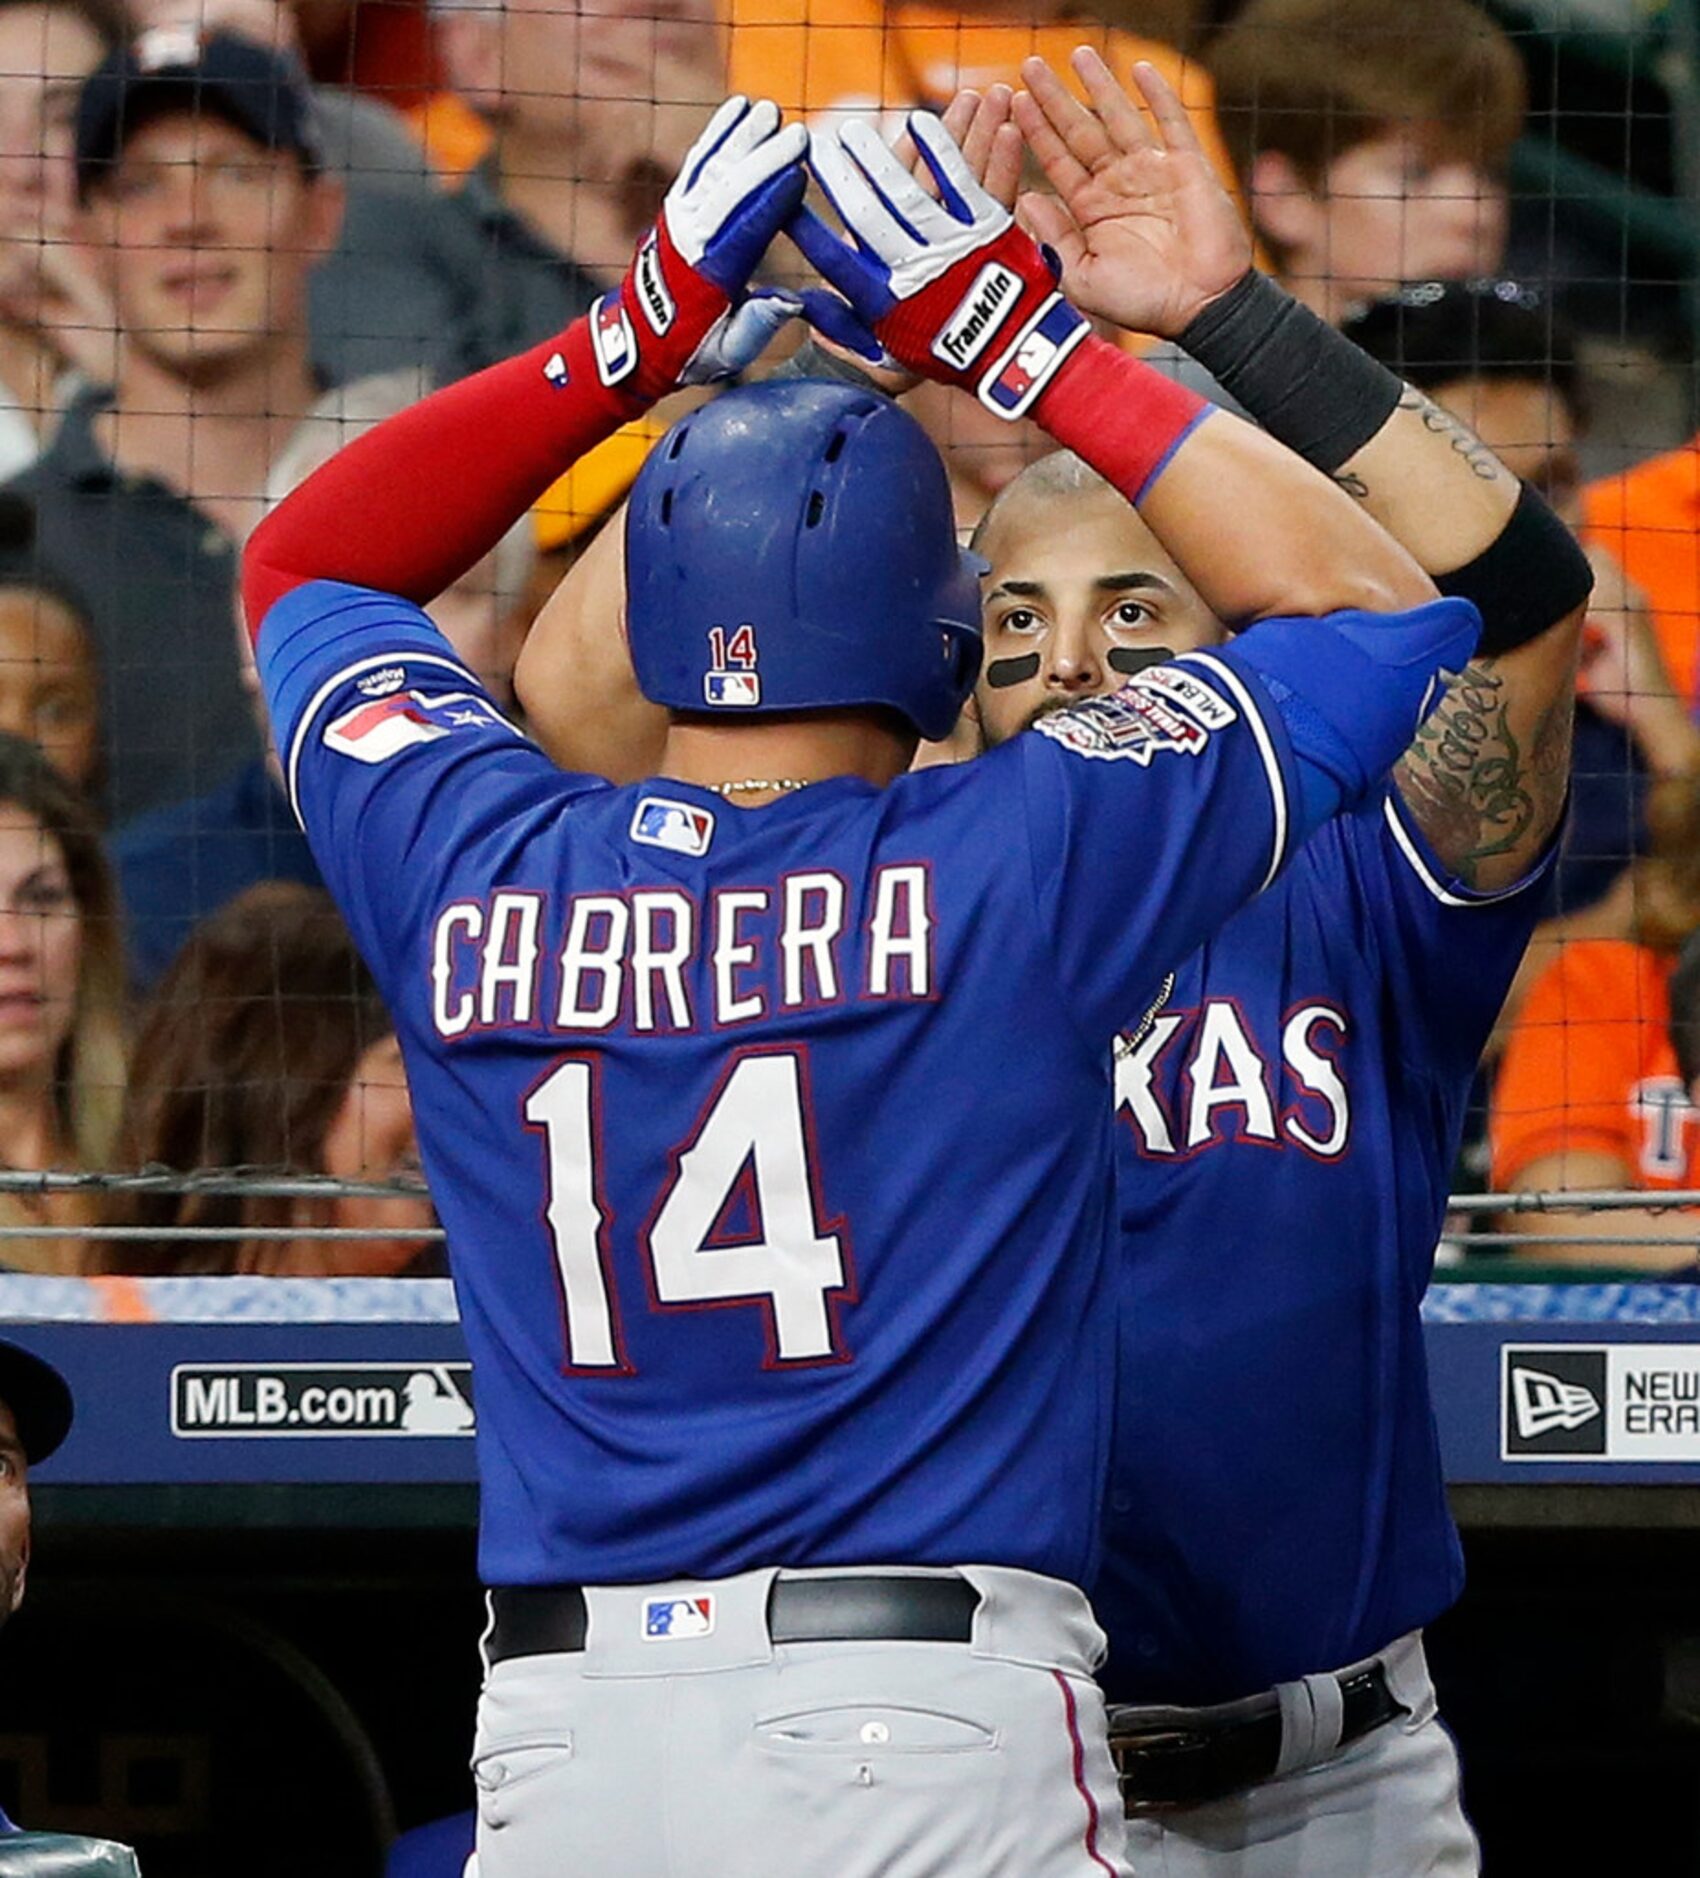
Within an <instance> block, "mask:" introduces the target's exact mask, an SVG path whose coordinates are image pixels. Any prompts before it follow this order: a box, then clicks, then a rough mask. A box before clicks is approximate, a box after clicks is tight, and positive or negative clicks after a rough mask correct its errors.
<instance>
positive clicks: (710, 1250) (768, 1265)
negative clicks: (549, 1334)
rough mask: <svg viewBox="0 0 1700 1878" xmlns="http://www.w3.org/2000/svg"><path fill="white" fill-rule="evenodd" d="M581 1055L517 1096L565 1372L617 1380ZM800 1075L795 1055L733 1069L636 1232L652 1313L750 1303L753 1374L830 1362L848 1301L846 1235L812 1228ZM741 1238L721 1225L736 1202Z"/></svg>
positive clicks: (592, 1098) (839, 1226) (621, 1348)
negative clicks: (760, 1365)
mask: <svg viewBox="0 0 1700 1878" xmlns="http://www.w3.org/2000/svg"><path fill="white" fill-rule="evenodd" d="M600 1074H601V1068H600V1065H599V1063H598V1062H597V1061H596V1059H594V1058H591V1057H569V1058H567V1059H566V1060H565V1061H564V1062H562V1063H559V1064H557V1065H556V1067H555V1068H554V1069H553V1070H552V1071H551V1072H550V1073H549V1075H548V1076H546V1077H545V1078H544V1079H543V1081H542V1082H540V1083H538V1084H537V1086H536V1087H535V1088H534V1089H533V1090H532V1091H531V1093H530V1094H529V1095H528V1096H527V1097H526V1099H525V1119H526V1123H527V1125H528V1126H529V1127H531V1128H532V1129H534V1130H536V1131H537V1132H538V1133H539V1134H540V1135H541V1136H542V1138H543V1146H544V1153H545V1155H546V1157H547V1161H548V1193H549V1200H548V1206H547V1209H546V1215H545V1217H546V1219H547V1221H548V1227H549V1235H550V1238H551V1239H552V1241H553V1243H554V1252H555V1263H556V1267H557V1269H558V1270H559V1273H560V1279H561V1291H562V1296H563V1298H564V1301H565V1307H566V1319H567V1367H568V1368H569V1369H571V1370H575V1371H584V1372H589V1373H592V1374H595V1373H602V1374H616V1375H617V1374H629V1373H630V1371H631V1364H630V1363H629V1362H628V1361H627V1358H626V1353H625V1344H624V1339H623V1337H622V1334H621V1325H620V1319H619V1315H618V1311H617V1308H616V1302H615V1297H614V1286H613V1282H612V1278H611V1275H610V1271H609V1263H608V1246H607V1219H608V1210H607V1208H606V1206H605V1205H604V1204H603V1202H602V1199H601V1191H602V1188H601V1180H600V1174H601V1168H600V1166H599V1158H600V1156H601V1153H602V1143H601V1139H600V1133H601V1131H600V1129H599V1128H598V1126H597V1117H598V1115H599V1114H600V1104H599V1102H598V1100H597V1095H598V1091H597V1078H598V1077H599V1076H600ZM811 1136H812V1130H811V1128H810V1125H809V1114H808V1090H807V1078H806V1075H805V1073H804V1068H803V1065H802V1063H801V1062H800V1060H799V1058H798V1056H797V1055H796V1053H795V1052H793V1051H789V1050H775V1051H751V1052H747V1053H745V1054H743V1055H740V1056H738V1057H737V1058H736V1059H734V1061H733V1063H732V1066H731V1069H730V1071H729V1072H728V1074H727V1075H726V1076H725V1077H724V1078H723V1080H722V1081H721V1084H720V1086H719V1088H718V1090H717V1091H716V1093H715V1095H714V1097H713V1098H712V1099H711V1101H710V1102H709V1104H708V1107H707V1109H706V1111H705V1113H704V1114H703V1117H702V1119H701V1120H700V1121H699V1122H698V1124H697V1126H696V1128H695V1130H694V1131H693V1133H692V1134H691V1135H690V1137H689V1139H688V1140H686V1141H685V1142H683V1143H682V1144H681V1145H679V1146H678V1147H676V1148H675V1149H674V1150H673V1152H672V1156H671V1173H670V1175H669V1177H668V1178H667V1179H666V1180H665V1181H664V1182H663V1184H662V1187H661V1190H660V1192H659V1193H658V1194H657V1196H656V1199H655V1202H654V1205H653V1207H652V1208H651V1211H650V1213H649V1216H648V1219H647V1221H646V1223H645V1224H644V1225H643V1226H642V1228H641V1229H640V1230H639V1233H638V1257H639V1260H640V1261H641V1263H642V1266H643V1270H644V1274H645V1283H646V1285H647V1288H648V1291H649V1295H650V1299H651V1301H652V1304H653V1306H654V1308H656V1309H658V1310H664V1311H665V1310H704V1309H714V1308H718V1307H727V1306H735V1305H746V1306H749V1305H753V1306H757V1307H759V1308H761V1309H763V1310H765V1311H766V1313H767V1318H768V1354H767V1363H766V1365H764V1366H765V1367H773V1366H775V1365H783V1364H792V1363H820V1362H833V1361H838V1360H842V1359H843V1357H844V1356H845V1354H846V1352H845V1351H844V1349H843V1348H842V1346H841V1344H840V1342H839V1339H838V1335H837V1323H836V1307H837V1306H838V1305H839V1304H841V1303H843V1302H846V1301H848V1300H849V1299H850V1298H851V1296H852V1295H853V1290H852V1281H851V1278H850V1276H849V1257H848V1250H849V1234H848V1232H847V1230H846V1228H845V1224H844V1222H843V1221H842V1220H831V1221H824V1222H823V1221H822V1219H821V1209H820V1205H819V1199H818V1188H817V1186H816V1183H815V1169H814V1166H813V1162H812V1159H811ZM740 1204H742V1205H743V1206H744V1207H745V1208H746V1209H747V1214H748V1221H749V1231H748V1233H747V1234H746V1235H745V1236H742V1237H739V1238H736V1239H732V1238H728V1237H726V1236H725V1235H724V1232H723V1230H721V1226H722V1222H723V1221H724V1220H725V1219H726V1218H727V1217H728V1215H729V1214H730V1213H732V1212H733V1211H734V1210H735V1209H736V1208H738V1207H739V1205H740Z"/></svg>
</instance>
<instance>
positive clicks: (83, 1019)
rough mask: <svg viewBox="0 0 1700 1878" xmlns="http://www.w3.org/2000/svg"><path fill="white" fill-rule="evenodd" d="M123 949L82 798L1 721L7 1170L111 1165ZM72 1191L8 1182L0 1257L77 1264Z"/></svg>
mask: <svg viewBox="0 0 1700 1878" xmlns="http://www.w3.org/2000/svg"><path fill="white" fill-rule="evenodd" d="M123 985H124V973H123V952H122V946H121V944H120V938H119V931H118V917H117V911H116V902H115V899H114V895H113V888H112V879H111V875H110V873H109V872H108V869H107V865H106V859H105V856H104V855H103V853H102V851H101V845H100V836H99V834H98V832H97V830H96V827H95V822H94V817H93V815H92V813H91V812H90V810H89V808H88V806H87V804H86V803H85V802H84V801H83V799H82V797H81V796H80V795H79V794H78V793H77V792H76V791H75V790H74V789H73V788H72V787H71V786H70V784H69V783H67V782H66V781H65V779H64V778H63V777H62V776H61V775H60V774H59V773H58V771H57V770H55V769H54V768H53V766H52V765H51V764H50V763H49V762H48V761H47V759H46V758H45V757H44V756H43V754H42V752H41V751H40V750H39V749H38V748H37V747H36V746H35V745H34V744H33V743H30V742H27V741H26V740H25V739H23V738H21V737H14V736H11V735H8V734H6V733H4V732H0V1167H4V1168H6V1169H27V1170H40V1169H49V1168H53V1169H64V1170H91V1169H101V1168H109V1167H111V1166H112V1165H113V1159H114V1150H115V1147H116V1143H117V1139H118V1124H119V1118H120V1115H121V1112H122V1105H123V1094H124V1031H123ZM94 1214H95V1207H94V1204H93V1202H92V1201H91V1200H89V1199H87V1198H86V1197H85V1196H82V1195H76V1194H50V1195H44V1196H39V1197H38V1196H27V1195H21V1194H4V1193H0V1266H5V1267H8V1268H10V1269H12V1270H15V1271H31V1272H51V1273H76V1272H81V1271H83V1270H85V1269H87V1267H88V1264H89V1263H90V1261H89V1259H88V1257H87V1250H86V1244H85V1242H82V1241H78V1240H76V1239H74V1238H57V1237H44V1238H17V1237H12V1236H10V1235H8V1234H6V1233H5V1230H4V1229H5V1228H6V1227H8V1226H10V1227H20V1226H22V1227H35V1228H39V1227H43V1226H74V1225H79V1224H86V1223H88V1222H89V1221H90V1220H91V1219H92V1218H93V1217H94Z"/></svg>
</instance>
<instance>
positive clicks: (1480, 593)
mask: <svg viewBox="0 0 1700 1878" xmlns="http://www.w3.org/2000/svg"><path fill="white" fill-rule="evenodd" d="M1434 584H1435V585H1436V586H1437V587H1438V588H1439V589H1440V591H1441V592H1442V593H1444V594H1450V595H1453V596H1454V597H1456V598H1457V599H1460V600H1473V601H1475V603H1476V610H1477V611H1478V612H1479V613H1480V614H1481V616H1482V636H1481V641H1480V643H1479V644H1478V645H1477V647H1476V653H1477V656H1478V657H1487V658H1498V657H1500V656H1501V655H1502V654H1504V653H1507V652H1512V651H1515V650H1516V648H1517V647H1518V646H1522V645H1527V644H1528V643H1529V641H1530V640H1531V639H1538V638H1539V637H1540V636H1541V634H1542V633H1544V632H1546V631H1547V630H1548V629H1549V628H1550V627H1553V626H1556V625H1557V624H1558V622H1559V621H1560V620H1561V619H1568V618H1569V616H1570V615H1571V614H1572V613H1574V612H1575V611H1576V609H1577V608H1578V607H1579V606H1581V605H1582V603H1583V602H1584V601H1585V600H1586V599H1587V597H1588V595H1589V594H1590V593H1592V592H1593V588H1594V570H1593V569H1592V568H1591V567H1590V566H1589V565H1588V557H1587V556H1586V555H1585V554H1584V553H1583V552H1582V550H1581V548H1579V547H1578V546H1577V544H1576V537H1575V536H1574V535H1573V534H1571V532H1570V530H1569V529H1568V528H1566V527H1565V525H1564V523H1563V522H1561V521H1560V520H1559V519H1558V517H1557V516H1556V515H1555V514H1554V513H1553V512H1552V510H1551V509H1550V508H1549V507H1548V506H1547V504H1546V502H1545V500H1544V499H1543V498H1542V497H1541V496H1539V495H1537V494H1536V493H1535V491H1534V490H1533V489H1531V488H1530V487H1529V485H1528V484H1527V483H1525V484H1524V485H1523V493H1522V494H1521V495H1520V496H1519V497H1518V498H1517V506H1516V508H1514V509H1513V510H1512V511H1511V517H1510V520H1508V521H1507V522H1506V524H1505V526H1504V527H1503V528H1502V529H1501V530H1500V531H1499V533H1498V534H1497V535H1496V536H1495V537H1494V539H1493V540H1492V541H1490V542H1489V543H1488V545H1487V546H1486V547H1485V548H1484V549H1483V550H1482V551H1481V553H1480V554H1478V555H1477V556H1476V558H1475V559H1474V560H1473V561H1466V562H1465V563H1464V565H1463V566H1462V567H1459V568H1454V569H1453V571H1452V572H1451V573H1450V574H1436V575H1435V577H1434Z"/></svg>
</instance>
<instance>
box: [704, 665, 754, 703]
mask: <svg viewBox="0 0 1700 1878" xmlns="http://www.w3.org/2000/svg"><path fill="white" fill-rule="evenodd" d="M702 696H703V702H704V703H705V704H730V705H743V706H746V707H747V706H749V705H752V704H760V703H761V679H760V677H759V676H758V675H757V674H756V673H755V672H705V673H704V674H703V680H702Z"/></svg>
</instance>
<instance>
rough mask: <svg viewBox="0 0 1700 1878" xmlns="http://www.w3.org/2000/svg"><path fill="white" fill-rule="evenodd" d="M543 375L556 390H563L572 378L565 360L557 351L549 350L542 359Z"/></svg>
mask: <svg viewBox="0 0 1700 1878" xmlns="http://www.w3.org/2000/svg"><path fill="white" fill-rule="evenodd" d="M543 376H544V377H545V378H546V379H548V381H549V382H550V384H552V385H553V386H554V387H555V389H556V390H557V391H560V390H563V389H564V388H565V387H566V385H567V384H569V383H570V382H571V379H572V373H571V372H569V371H568V370H567V362H566V360H565V359H564V358H562V356H561V355H560V353H558V352H551V353H550V354H549V356H548V358H546V359H545V360H544V361H543Z"/></svg>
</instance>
